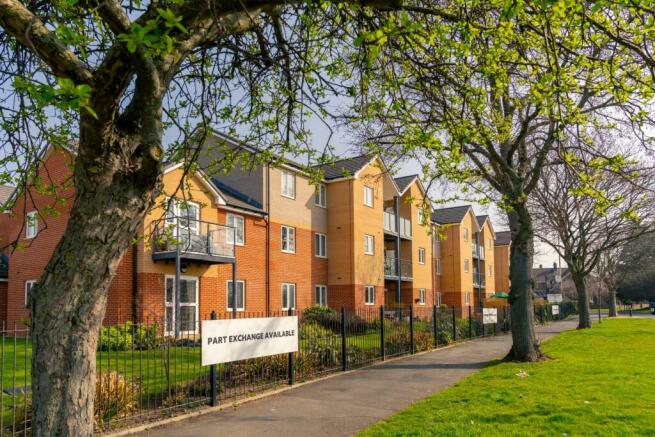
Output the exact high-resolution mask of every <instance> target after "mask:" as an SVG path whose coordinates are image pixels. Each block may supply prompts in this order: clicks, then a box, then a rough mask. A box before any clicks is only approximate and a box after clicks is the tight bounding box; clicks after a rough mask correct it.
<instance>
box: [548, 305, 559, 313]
mask: <svg viewBox="0 0 655 437" xmlns="http://www.w3.org/2000/svg"><path fill="white" fill-rule="evenodd" d="M550 308H551V310H552V311H553V316H557V315H559V305H553V306H551V307H550Z"/></svg>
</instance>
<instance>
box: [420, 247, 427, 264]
mask: <svg viewBox="0 0 655 437" xmlns="http://www.w3.org/2000/svg"><path fill="white" fill-rule="evenodd" d="M418 263H419V264H425V248H423V247H419V248H418Z"/></svg>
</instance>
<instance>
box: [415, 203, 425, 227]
mask: <svg viewBox="0 0 655 437" xmlns="http://www.w3.org/2000/svg"><path fill="white" fill-rule="evenodd" d="M423 211H424V209H423V207H422V206H419V207H418V208H417V214H418V216H417V218H416V220H417V221H418V223H419V224H421V225H423V224H425V218H424V217H423Z"/></svg>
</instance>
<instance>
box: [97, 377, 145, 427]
mask: <svg viewBox="0 0 655 437" xmlns="http://www.w3.org/2000/svg"><path fill="white" fill-rule="evenodd" d="M140 391H141V390H140V387H139V385H138V384H136V383H134V382H132V381H131V380H129V379H128V378H126V377H125V376H124V375H122V374H120V373H118V372H115V371H112V370H108V371H104V372H99V373H98V374H97V375H96V398H95V420H96V423H98V424H101V423H102V422H106V421H108V420H109V419H111V418H112V417H116V416H127V415H129V414H131V413H133V412H134V411H136V410H137V409H138V408H139V395H140Z"/></svg>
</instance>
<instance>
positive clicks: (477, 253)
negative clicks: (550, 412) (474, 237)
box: [471, 243, 484, 260]
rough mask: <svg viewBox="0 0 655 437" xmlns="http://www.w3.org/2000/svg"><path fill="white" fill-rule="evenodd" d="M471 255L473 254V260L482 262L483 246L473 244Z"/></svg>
mask: <svg viewBox="0 0 655 437" xmlns="http://www.w3.org/2000/svg"><path fill="white" fill-rule="evenodd" d="M471 253H472V254H473V258H480V259H481V260H484V246H482V245H478V244H476V243H473V245H472V247H471Z"/></svg>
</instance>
